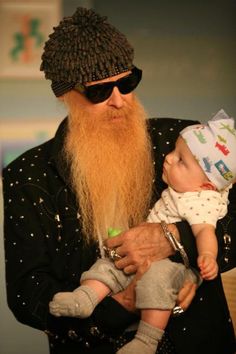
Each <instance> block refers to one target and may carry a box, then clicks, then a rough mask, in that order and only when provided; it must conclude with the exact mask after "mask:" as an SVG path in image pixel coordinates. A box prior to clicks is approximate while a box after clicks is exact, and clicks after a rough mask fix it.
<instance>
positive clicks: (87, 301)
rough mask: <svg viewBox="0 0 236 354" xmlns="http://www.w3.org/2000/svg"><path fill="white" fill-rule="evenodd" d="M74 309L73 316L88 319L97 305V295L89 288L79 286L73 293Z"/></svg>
mask: <svg viewBox="0 0 236 354" xmlns="http://www.w3.org/2000/svg"><path fill="white" fill-rule="evenodd" d="M73 294H74V300H75V308H74V316H75V317H80V318H87V317H89V316H90V315H91V314H92V312H93V310H94V309H95V307H96V306H97V304H98V295H97V293H96V292H95V290H93V289H92V288H90V287H89V286H86V285H81V286H80V287H79V288H77V289H75V290H74V291H73Z"/></svg>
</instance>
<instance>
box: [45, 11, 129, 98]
mask: <svg viewBox="0 0 236 354" xmlns="http://www.w3.org/2000/svg"><path fill="white" fill-rule="evenodd" d="M53 29H54V32H53V33H52V34H50V35H49V39H48V41H47V42H46V43H45V46H44V52H43V55H42V63H41V66H40V70H41V71H44V73H45V77H46V79H49V80H51V81H52V89H53V92H54V93H55V95H56V96H57V97H59V96H61V95H63V94H64V93H66V92H68V91H69V90H71V89H72V88H73V87H74V86H75V84H77V83H80V84H84V83H86V82H91V81H96V80H101V79H105V78H107V77H110V76H115V75H117V74H120V73H123V72H126V71H128V70H130V69H131V68H132V67H133V64H132V62H133V57H134V51H133V48H132V47H131V45H130V44H129V42H128V40H127V39H126V37H125V36H124V35H123V34H122V33H121V32H120V31H118V30H117V29H116V28H115V27H114V26H112V25H111V24H109V23H108V22H107V18H106V17H101V16H100V15H98V14H96V13H95V12H94V11H93V10H92V9H86V8H82V7H79V8H77V10H76V12H75V13H74V14H73V15H72V16H70V17H64V18H63V20H62V21H61V22H60V23H59V25H58V26H57V27H54V28H53Z"/></svg>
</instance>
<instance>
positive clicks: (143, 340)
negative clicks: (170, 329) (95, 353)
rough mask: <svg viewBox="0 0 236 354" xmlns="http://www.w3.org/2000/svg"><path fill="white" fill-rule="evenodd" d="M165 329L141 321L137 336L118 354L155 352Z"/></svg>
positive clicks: (149, 353)
mask: <svg viewBox="0 0 236 354" xmlns="http://www.w3.org/2000/svg"><path fill="white" fill-rule="evenodd" d="M163 333H164V331H163V330H162V329H160V328H156V327H153V326H151V325H149V324H148V323H146V322H144V321H142V320H141V321H140V323H139V327H138V330H137V333H136V335H135V338H134V339H133V340H132V341H131V342H129V343H127V344H126V345H124V346H123V347H122V348H120V349H119V350H118V352H117V354H138V353H142V354H155V353H156V350H157V346H158V342H159V341H160V340H161V338H162V336H163Z"/></svg>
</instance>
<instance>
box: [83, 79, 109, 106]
mask: <svg viewBox="0 0 236 354" xmlns="http://www.w3.org/2000/svg"><path fill="white" fill-rule="evenodd" d="M112 90H113V84H111V83H109V82H107V83H104V84H98V85H92V86H87V88H86V91H87V92H86V97H87V98H88V99H89V101H90V102H92V103H100V102H103V101H105V100H107V99H108V97H109V96H110V95H111V93H112Z"/></svg>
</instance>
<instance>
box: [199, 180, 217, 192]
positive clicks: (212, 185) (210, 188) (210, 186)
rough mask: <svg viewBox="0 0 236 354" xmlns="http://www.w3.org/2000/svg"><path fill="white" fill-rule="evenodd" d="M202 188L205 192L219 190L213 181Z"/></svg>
mask: <svg viewBox="0 0 236 354" xmlns="http://www.w3.org/2000/svg"><path fill="white" fill-rule="evenodd" d="M201 188H202V189H203V190H211V191H216V190H217V188H216V186H215V185H214V184H213V183H212V182H211V181H209V182H205V183H203V184H202V185H201Z"/></svg>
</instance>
